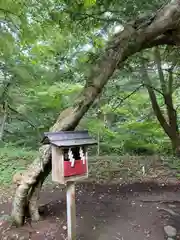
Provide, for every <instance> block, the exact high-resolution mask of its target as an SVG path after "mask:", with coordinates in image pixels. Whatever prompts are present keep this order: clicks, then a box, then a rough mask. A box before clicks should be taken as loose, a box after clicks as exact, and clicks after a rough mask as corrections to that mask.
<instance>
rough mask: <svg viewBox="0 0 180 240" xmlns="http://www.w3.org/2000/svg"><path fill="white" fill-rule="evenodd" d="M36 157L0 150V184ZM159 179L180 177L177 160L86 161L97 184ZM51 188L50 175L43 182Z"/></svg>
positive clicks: (96, 158) (22, 150)
mask: <svg viewBox="0 0 180 240" xmlns="http://www.w3.org/2000/svg"><path fill="white" fill-rule="evenodd" d="M36 156H37V152H36V151H32V150H29V149H27V148H17V147H14V146H3V147H1V150H0V184H1V185H4V186H8V185H10V184H11V182H12V176H13V174H14V173H15V172H18V171H24V170H26V169H27V166H28V165H29V164H30V163H31V162H32V161H33V160H34V158H35V157H36ZM162 176H175V177H178V178H179V177H180V163H179V160H178V159H176V158H173V157H170V156H166V157H163V156H159V155H150V156H137V155H136V156H132V155H129V154H126V155H122V156H121V155H111V156H108V155H104V156H90V157H89V180H93V181H96V182H104V181H105V182H108V181H117V182H121V181H124V182H128V181H131V180H141V179H143V178H146V177H147V178H151V179H152V178H153V179H154V178H155V179H156V178H161V177H162ZM46 184H52V181H51V175H49V176H48V178H47V180H46V181H45V185H46Z"/></svg>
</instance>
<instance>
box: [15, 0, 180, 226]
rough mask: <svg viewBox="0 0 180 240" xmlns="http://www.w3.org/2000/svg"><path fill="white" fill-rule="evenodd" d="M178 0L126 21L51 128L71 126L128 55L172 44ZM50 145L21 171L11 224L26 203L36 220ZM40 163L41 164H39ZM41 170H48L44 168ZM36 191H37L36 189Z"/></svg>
mask: <svg viewBox="0 0 180 240" xmlns="http://www.w3.org/2000/svg"><path fill="white" fill-rule="evenodd" d="M179 19H180V1H179V0H177V1H172V2H171V3H170V4H168V5H166V6H165V7H164V8H162V9H160V10H159V11H158V12H157V13H156V14H153V15H151V16H147V17H146V18H140V19H138V20H137V21H133V22H129V23H128V24H127V25H126V26H125V27H124V30H123V31H122V32H120V33H118V34H116V35H115V36H114V38H113V39H112V41H110V42H109V44H108V46H107V48H106V49H105V53H104V54H103V55H102V57H101V58H100V59H99V60H98V61H97V63H96V64H95V66H94V67H93V69H92V71H91V73H90V76H89V77H88V79H87V81H86V84H85V86H84V88H83V90H82V92H81V93H80V95H79V97H78V98H77V100H76V101H75V103H74V104H73V106H72V107H71V108H68V109H66V110H65V111H63V112H62V114H60V116H59V118H58V119H57V121H56V123H55V125H54V126H53V127H52V128H51V130H52V131H59V130H72V129H74V128H75V127H76V126H77V125H78V123H79V121H80V120H81V118H82V117H83V116H84V114H85V113H86V112H87V111H88V109H89V107H90V106H91V105H92V103H93V101H94V100H95V99H96V97H97V96H98V95H99V94H100V93H101V91H102V89H103V87H104V85H105V84H106V83H107V81H108V80H109V78H110V77H111V76H112V74H113V73H114V71H115V69H116V67H117V66H118V67H119V66H120V65H121V64H122V63H123V62H124V61H125V60H126V59H127V58H128V57H129V56H131V55H133V54H134V53H136V52H138V51H141V50H142V49H145V48H149V47H152V46H157V45H161V44H170V45H174V44H175V43H176V39H173V38H172V34H169V32H170V30H171V29H173V30H174V27H175V26H177V25H178V24H179ZM50 161H51V148H50V146H48V145H46V146H42V147H41V148H40V153H39V156H38V158H37V159H36V160H35V161H34V162H33V164H31V166H30V167H29V169H28V170H27V172H26V173H25V175H24V177H23V179H22V183H21V185H20V186H19V187H18V188H17V190H16V193H15V197H14V201H13V209H12V217H13V219H14V223H15V224H16V225H17V226H20V225H22V224H23V223H24V216H25V210H26V209H27V206H28V207H29V211H30V214H31V217H32V219H33V218H34V220H38V219H39V214H38V209H37V202H36V201H37V199H38V197H37V196H36V193H37V192H38V191H39V190H37V189H38V186H41V185H42V182H43V181H42V179H43V180H44V179H45V178H46V176H47V175H48V173H49V172H50V170H51V168H50V164H49V162H50ZM41 162H42V163H43V167H42V165H41ZM48 165H49V166H48ZM45 169H48V170H46V171H45ZM36 190H37V191H36Z"/></svg>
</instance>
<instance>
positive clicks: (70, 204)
mask: <svg viewBox="0 0 180 240" xmlns="http://www.w3.org/2000/svg"><path fill="white" fill-rule="evenodd" d="M66 203H67V230H68V240H75V239H76V203H75V182H68V183H67V192H66Z"/></svg>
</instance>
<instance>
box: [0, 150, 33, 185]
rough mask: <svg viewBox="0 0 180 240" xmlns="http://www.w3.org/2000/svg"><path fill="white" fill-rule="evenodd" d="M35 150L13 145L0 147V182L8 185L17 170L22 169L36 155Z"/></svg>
mask: <svg viewBox="0 0 180 240" xmlns="http://www.w3.org/2000/svg"><path fill="white" fill-rule="evenodd" d="M36 155H37V152H36V151H30V150H29V149H25V148H17V147H13V146H4V147H2V148H0V173H1V174H0V184H2V185H9V184H10V183H11V181H12V176H13V175H14V173H15V172H17V171H23V170H25V169H26V168H27V166H28V165H29V164H30V163H31V162H32V161H33V160H34V158H35V157H36Z"/></svg>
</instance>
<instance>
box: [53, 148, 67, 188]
mask: <svg viewBox="0 0 180 240" xmlns="http://www.w3.org/2000/svg"><path fill="white" fill-rule="evenodd" d="M63 163H64V155H63V150H62V149H61V148H58V147H55V146H52V181H54V182H58V183H61V184H64V164H63Z"/></svg>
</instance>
